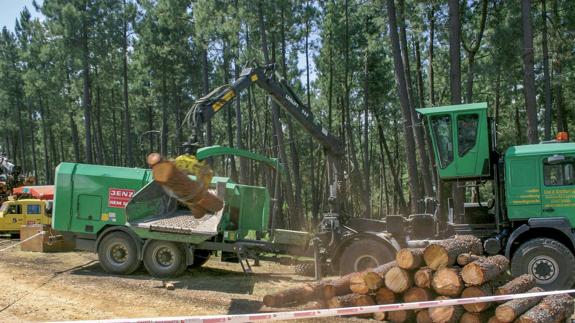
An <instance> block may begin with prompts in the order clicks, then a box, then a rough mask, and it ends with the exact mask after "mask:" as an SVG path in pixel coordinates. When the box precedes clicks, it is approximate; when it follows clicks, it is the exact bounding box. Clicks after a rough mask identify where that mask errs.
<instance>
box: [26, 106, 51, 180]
mask: <svg viewBox="0 0 575 323" xmlns="http://www.w3.org/2000/svg"><path fill="white" fill-rule="evenodd" d="M28 118H29V119H28V120H29V124H30V129H29V130H30V142H31V144H32V167H33V171H34V176H36V179H37V180H38V163H37V157H36V135H35V133H36V127H35V121H34V113H33V112H32V104H30V103H29V104H28ZM46 184H47V183H46Z"/></svg>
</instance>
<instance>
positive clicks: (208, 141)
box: [197, 44, 213, 162]
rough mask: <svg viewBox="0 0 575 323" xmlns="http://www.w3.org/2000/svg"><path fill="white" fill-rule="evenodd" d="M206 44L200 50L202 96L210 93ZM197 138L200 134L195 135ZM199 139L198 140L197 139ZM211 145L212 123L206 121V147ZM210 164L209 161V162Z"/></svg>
mask: <svg viewBox="0 0 575 323" xmlns="http://www.w3.org/2000/svg"><path fill="white" fill-rule="evenodd" d="M207 47H208V44H205V47H204V48H202V94H203V95H208V93H210V75H209V74H210V72H209V66H208V65H209V62H208V50H207ZM197 135H198V136H199V135H200V134H197ZM198 139H200V138H198ZM212 143H213V138H212V121H211V120H208V122H207V123H206V145H207V146H211V145H212ZM209 162H211V160H210V161H209Z"/></svg>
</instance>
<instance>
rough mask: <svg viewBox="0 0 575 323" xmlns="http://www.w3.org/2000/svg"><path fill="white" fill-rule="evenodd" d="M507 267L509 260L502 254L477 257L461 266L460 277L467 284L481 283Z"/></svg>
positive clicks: (494, 276) (497, 274)
mask: <svg viewBox="0 0 575 323" xmlns="http://www.w3.org/2000/svg"><path fill="white" fill-rule="evenodd" d="M507 268H509V260H508V259H507V258H505V256H502V255H496V256H491V257H486V258H480V259H477V260H475V261H473V262H471V263H469V264H467V265H465V267H463V270H461V278H463V281H464V282H466V283H467V284H469V285H483V284H484V283H486V282H488V281H490V280H492V279H495V278H496V277H497V276H499V274H501V273H503V272H504V271H506V270H507Z"/></svg>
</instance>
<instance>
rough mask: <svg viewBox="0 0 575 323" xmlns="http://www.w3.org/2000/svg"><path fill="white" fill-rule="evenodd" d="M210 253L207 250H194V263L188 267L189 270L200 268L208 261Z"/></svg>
mask: <svg viewBox="0 0 575 323" xmlns="http://www.w3.org/2000/svg"><path fill="white" fill-rule="evenodd" d="M211 255H212V253H211V252H210V251H209V250H199V249H196V250H194V263H193V264H191V265H190V268H200V267H202V266H203V265H204V264H205V263H206V262H208V260H210V256H211Z"/></svg>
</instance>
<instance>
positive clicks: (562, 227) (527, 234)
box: [505, 218, 575, 259]
mask: <svg viewBox="0 0 575 323" xmlns="http://www.w3.org/2000/svg"><path fill="white" fill-rule="evenodd" d="M532 237H548V238H552V239H555V240H558V241H559V242H561V243H563V244H564V245H565V246H566V247H567V248H569V249H570V250H571V251H573V250H574V249H575V236H573V233H572V232H571V223H570V222H569V220H567V219H566V218H532V219H529V221H528V222H527V223H526V224H523V225H521V226H520V227H518V228H517V229H515V230H513V232H512V233H511V235H510V236H509V239H507V244H506V245H505V257H507V258H509V259H511V256H512V255H513V251H514V249H513V243H515V242H518V241H524V240H528V239H530V238H532Z"/></svg>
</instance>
